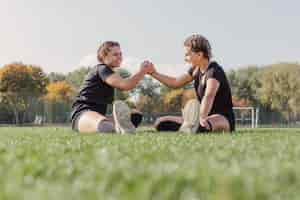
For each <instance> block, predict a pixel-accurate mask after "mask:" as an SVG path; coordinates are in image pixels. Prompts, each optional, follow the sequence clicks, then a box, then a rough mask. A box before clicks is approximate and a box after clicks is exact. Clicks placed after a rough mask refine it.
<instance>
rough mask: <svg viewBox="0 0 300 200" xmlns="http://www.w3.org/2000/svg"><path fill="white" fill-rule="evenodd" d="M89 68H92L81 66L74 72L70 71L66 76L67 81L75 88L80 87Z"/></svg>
mask: <svg viewBox="0 0 300 200" xmlns="http://www.w3.org/2000/svg"><path fill="white" fill-rule="evenodd" d="M89 70H90V68H87V67H81V68H79V69H77V70H75V71H73V72H70V73H68V74H67V76H66V81H67V82H68V83H69V84H70V85H72V86H73V87H74V88H77V89H79V88H80V86H81V84H82V82H83V80H84V77H85V76H86V75H87V73H88V72H89Z"/></svg>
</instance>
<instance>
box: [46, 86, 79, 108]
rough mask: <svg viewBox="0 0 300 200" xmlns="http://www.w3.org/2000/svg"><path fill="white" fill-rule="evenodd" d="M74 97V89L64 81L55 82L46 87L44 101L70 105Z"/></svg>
mask: <svg viewBox="0 0 300 200" xmlns="http://www.w3.org/2000/svg"><path fill="white" fill-rule="evenodd" d="M73 96H74V89H73V88H72V86H71V85H70V84H68V83H67V82H66V81H57V82H54V83H49V84H48V85H47V94H46V96H45V97H44V99H45V100H46V101H48V102H62V103H70V102H71V100H72V99H73Z"/></svg>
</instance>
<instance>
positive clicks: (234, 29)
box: [0, 0, 300, 74]
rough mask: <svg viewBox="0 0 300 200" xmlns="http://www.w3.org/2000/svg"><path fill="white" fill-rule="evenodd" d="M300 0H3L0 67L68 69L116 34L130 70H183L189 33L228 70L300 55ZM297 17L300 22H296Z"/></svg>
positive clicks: (90, 56)
mask: <svg viewBox="0 0 300 200" xmlns="http://www.w3.org/2000/svg"><path fill="white" fill-rule="evenodd" d="M299 8H300V2H299V1H296V0H295V1H292V0H286V1H275V0H274V1H271V0H260V1H258V0H251V1H250V0H243V1H242V0H240V1H238V0H227V1H217V0H209V1H208V0H206V1H202V0H197V1H196V0H190V1H174V0H173V1H171V0H165V1H159V0H152V1H142V0H139V1H138V0H129V1H126V0H123V1H117V0H110V1H103V0H89V1H82V0H72V1H71V0H65V1H61V0H51V1H40V0H27V1H23V0H22V1H21V0H1V3H0V33H1V37H0V66H2V65H4V64H7V63H10V62H14V61H22V62H24V63H30V64H37V65H40V66H42V68H43V69H44V70H45V71H47V72H50V71H56V72H63V73H66V72H69V71H72V70H74V69H77V68H78V67H79V65H88V64H92V63H94V62H95V52H96V50H97V48H98V46H99V45H100V43H101V42H103V41H105V40H116V41H119V42H120V43H121V47H122V50H123V54H124V64H123V66H124V67H125V68H127V69H129V70H130V71H135V70H137V68H138V63H139V62H140V61H142V60H144V59H150V60H152V61H153V62H154V63H155V64H156V65H157V68H158V70H159V71H162V72H165V73H172V74H179V73H181V72H182V71H184V70H185V69H186V67H185V66H184V62H183V46H182V43H183V41H184V39H185V38H186V37H187V36H189V35H191V34H193V33H200V34H203V35H204V36H206V37H207V38H208V39H209V41H210V42H211V44H212V48H213V54H214V57H215V60H217V61H219V62H220V63H221V65H223V66H224V68H225V69H229V68H236V67H241V66H246V65H251V64H259V65H262V64H271V63H275V62H280V61H290V62H295V61H296V62H299V61H300V28H299V22H300V12H299ZM297 24H298V25H297Z"/></svg>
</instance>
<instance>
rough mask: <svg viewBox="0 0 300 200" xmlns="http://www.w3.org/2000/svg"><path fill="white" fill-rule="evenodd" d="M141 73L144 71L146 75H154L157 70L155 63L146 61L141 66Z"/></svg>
mask: <svg viewBox="0 0 300 200" xmlns="http://www.w3.org/2000/svg"><path fill="white" fill-rule="evenodd" d="M140 69H141V71H143V72H144V73H145V74H150V75H151V74H153V73H154V72H155V68H154V65H153V63H151V62H150V61H148V60H146V61H144V62H142V64H141V68H140Z"/></svg>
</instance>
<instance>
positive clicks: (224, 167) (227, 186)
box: [0, 128, 300, 200]
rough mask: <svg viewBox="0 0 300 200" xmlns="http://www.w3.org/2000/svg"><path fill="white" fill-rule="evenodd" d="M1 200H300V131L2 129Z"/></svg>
mask: <svg viewBox="0 0 300 200" xmlns="http://www.w3.org/2000/svg"><path fill="white" fill-rule="evenodd" d="M0 199H43V200H44V199H72V200H73V199H105V200H110V199H128V200H129V199H130V200H132V199H139V200H144V199H172V200H173V199H184V200H185V199H188V200H189V199H218V200H219V199H221V200H227V199H228V200H229V199H238V200H242V199H263V200H265V199H272V200H277V199H288V200H293V199H300V129H255V130H241V131H238V132H237V133H236V134H234V135H229V134H218V135H217V134H214V135H182V134H176V133H159V134H158V133H156V132H154V131H151V130H149V129H148V130H147V129H144V130H143V129H141V130H140V131H139V132H138V134H137V135H93V136H79V135H76V134H74V133H73V132H72V131H70V130H69V129H67V128H0Z"/></svg>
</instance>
